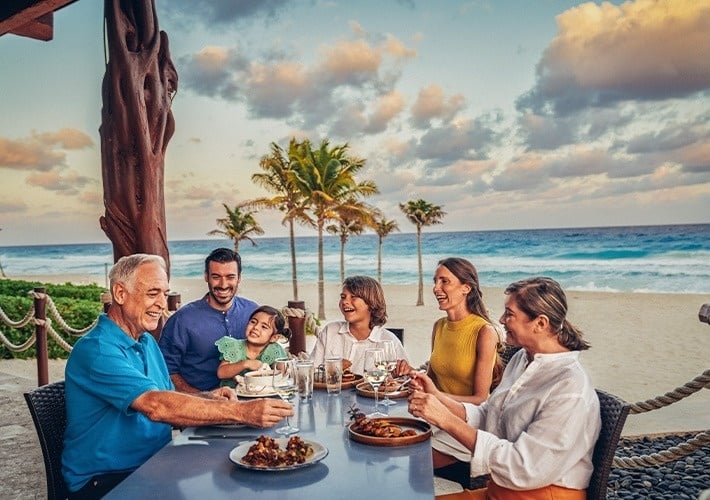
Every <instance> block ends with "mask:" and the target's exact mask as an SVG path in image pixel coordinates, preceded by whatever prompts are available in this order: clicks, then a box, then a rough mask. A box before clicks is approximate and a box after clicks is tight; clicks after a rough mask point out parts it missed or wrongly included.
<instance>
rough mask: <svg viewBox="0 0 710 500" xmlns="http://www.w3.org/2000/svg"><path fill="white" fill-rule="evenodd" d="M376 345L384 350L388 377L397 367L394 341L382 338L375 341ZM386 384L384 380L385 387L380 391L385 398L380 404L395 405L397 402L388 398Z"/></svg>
mask: <svg viewBox="0 0 710 500" xmlns="http://www.w3.org/2000/svg"><path fill="white" fill-rule="evenodd" d="M377 347H379V348H382V351H383V352H384V356H385V358H384V360H385V371H386V372H387V376H388V377H387V378H389V377H391V375H392V372H394V369H395V368H397V351H395V349H394V342H392V341H391V340H383V341H382V342H378V343H377ZM387 378H385V380H387ZM386 386H387V383H386V382H385V388H384V389H383V391H382V392H384V394H385V399H383V400H382V404H383V405H384V406H392V405H396V404H397V402H396V401H392V400H391V399H390V397H389V392H388V391H387V387H386Z"/></svg>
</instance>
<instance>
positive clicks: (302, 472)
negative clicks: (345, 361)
mask: <svg viewBox="0 0 710 500" xmlns="http://www.w3.org/2000/svg"><path fill="white" fill-rule="evenodd" d="M240 399H242V397H241V396H240ZM297 399H298V398H297ZM393 401H394V402H395V403H396V404H394V405H392V406H388V407H384V406H383V405H382V404H380V405H379V407H378V408H379V411H380V412H385V413H387V414H388V415H389V416H390V417H391V418H393V419H398V418H401V417H407V418H413V417H412V416H411V415H409V413H408V412H407V400H406V398H400V399H393ZM374 403H375V400H374V399H373V398H372V397H370V395H367V393H366V392H364V391H357V390H356V389H355V388H354V387H353V388H347V389H343V390H342V391H341V393H340V394H328V393H327V392H326V391H325V390H320V389H317V390H315V391H314V392H313V397H312V399H311V400H310V401H303V402H301V401H298V400H296V401H294V402H293V404H294V416H293V417H291V419H290V420H291V424H292V425H294V426H296V427H298V429H299V430H298V432H297V433H296V434H295V435H296V436H299V437H300V438H301V439H303V440H304V441H307V442H314V443H316V444H317V445H318V449H319V451H321V454H322V453H326V455H325V457H323V458H322V459H320V460H319V461H317V462H313V463H310V464H309V465H308V466H303V467H301V468H297V469H294V470H286V469H281V468H272V469H269V470H255V469H254V468H246V467H244V466H243V465H240V464H239V463H236V462H235V461H234V460H232V459H230V452H232V450H235V449H236V448H238V447H239V448H242V449H243V448H244V447H245V446H246V447H248V445H249V443H252V442H253V441H255V440H256V438H257V437H259V436H261V435H264V436H268V437H273V438H278V437H283V436H280V435H278V434H277V433H276V429H277V428H278V427H279V426H280V425H281V424H277V426H275V427H272V428H267V429H262V428H254V427H247V426H242V427H240V426H209V427H191V428H186V429H183V430H182V431H181V432H179V433H176V434H175V435H174V437H173V439H172V441H171V442H170V443H168V444H167V445H166V446H165V447H163V448H162V449H161V450H159V451H158V452H157V453H156V454H155V455H153V457H151V458H150V459H149V460H148V461H147V462H145V463H144V464H143V465H142V466H141V467H139V468H138V469H137V470H136V471H134V472H133V473H132V474H131V475H130V476H128V477H127V478H126V479H125V480H124V481H123V482H121V483H120V484H119V485H118V486H116V488H114V489H113V490H112V491H111V492H110V493H109V494H108V495H107V496H106V497H105V498H107V499H125V498H156V499H160V498H170V499H173V500H177V499H205V500H206V499H221V498H230V499H234V498H244V499H250V498H259V499H260V500H270V499H274V500H276V499H278V500H284V499H289V498H299V499H300V498H305V499H312V500H316V499H339V500H347V499H357V500H373V499H392V500H395V499H399V498H407V499H428V500H431V499H433V498H434V479H433V468H432V457H431V442H430V438H428V437H427V438H426V439H417V440H416V442H413V443H411V444H405V445H398V444H397V440H394V441H393V442H394V443H395V445H387V446H383V445H379V444H371V443H370V442H369V441H372V440H367V439H366V440H365V441H366V442H360V441H356V440H354V439H353V438H352V435H351V431H350V425H351V423H352V420H351V414H350V410H351V409H352V408H357V409H359V410H360V411H361V412H363V413H365V414H369V413H371V412H373V411H374V409H375V408H374ZM380 403H381V401H380ZM421 423H422V424H423V425H424V426H426V425H427V424H425V423H423V422H421ZM424 434H428V433H424ZM232 458H234V457H232Z"/></svg>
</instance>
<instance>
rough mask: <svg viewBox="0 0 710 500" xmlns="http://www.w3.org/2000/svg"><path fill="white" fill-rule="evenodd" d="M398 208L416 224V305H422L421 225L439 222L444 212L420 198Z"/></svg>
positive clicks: (401, 204) (437, 206)
mask: <svg viewBox="0 0 710 500" xmlns="http://www.w3.org/2000/svg"><path fill="white" fill-rule="evenodd" d="M399 208H400V210H402V212H404V215H406V216H407V219H408V220H409V222H411V223H412V224H414V225H415V226H417V260H418V264H419V294H418V296H417V305H418V306H423V305H424V276H423V274H422V226H432V225H434V224H441V219H442V218H443V217H444V215H446V212H444V211H443V210H441V207H440V206H439V205H432V204H431V203H429V202H428V201H424V200H422V199H421V198H420V199H418V200H409V201H408V202H407V203H406V204H404V203H400V204H399Z"/></svg>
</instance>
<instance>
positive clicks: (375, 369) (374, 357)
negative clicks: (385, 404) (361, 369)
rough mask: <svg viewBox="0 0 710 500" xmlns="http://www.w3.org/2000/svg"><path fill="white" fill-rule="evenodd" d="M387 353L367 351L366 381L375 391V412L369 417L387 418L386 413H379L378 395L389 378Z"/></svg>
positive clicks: (375, 350) (378, 350) (374, 350)
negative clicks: (386, 369)
mask: <svg viewBox="0 0 710 500" xmlns="http://www.w3.org/2000/svg"><path fill="white" fill-rule="evenodd" d="M384 357H385V353H384V351H383V350H382V349H379V348H378V349H367V350H366V351H365V380H367V381H368V382H369V383H370V385H371V386H372V388H373V390H374V391H375V411H374V412H372V413H370V414H369V415H368V417H370V418H372V417H386V416H387V415H385V414H384V413H381V412H380V411H378V409H377V408H378V405H379V395H378V393H377V391H378V389H379V388H380V385H381V384H382V382H384V381H385V378H386V377H387V372H386V371H385V360H384Z"/></svg>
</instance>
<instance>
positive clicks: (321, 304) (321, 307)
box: [318, 220, 325, 319]
mask: <svg viewBox="0 0 710 500" xmlns="http://www.w3.org/2000/svg"><path fill="white" fill-rule="evenodd" d="M324 288H325V287H324V276H323V221H322V220H319V221H318V319H325V290H324Z"/></svg>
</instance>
